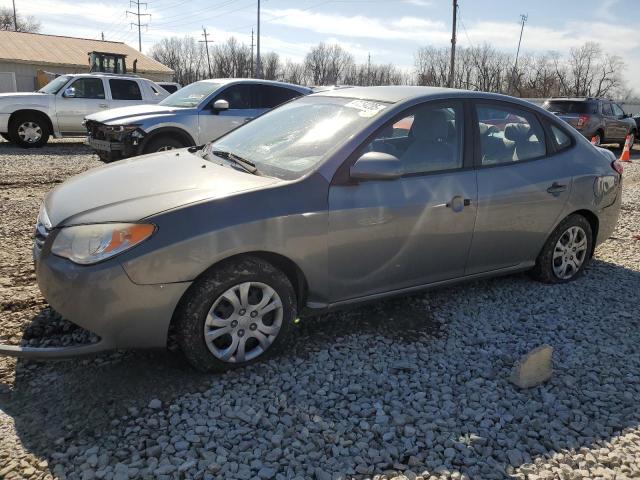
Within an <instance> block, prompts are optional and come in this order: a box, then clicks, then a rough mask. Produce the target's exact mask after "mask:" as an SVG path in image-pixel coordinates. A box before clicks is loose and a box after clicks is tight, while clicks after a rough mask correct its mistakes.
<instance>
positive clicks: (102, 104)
mask: <svg viewBox="0 0 640 480" xmlns="http://www.w3.org/2000/svg"><path fill="white" fill-rule="evenodd" d="M98 106H99V107H100V108H107V107H108V106H109V105H107V104H106V103H101V104H100V105H98Z"/></svg>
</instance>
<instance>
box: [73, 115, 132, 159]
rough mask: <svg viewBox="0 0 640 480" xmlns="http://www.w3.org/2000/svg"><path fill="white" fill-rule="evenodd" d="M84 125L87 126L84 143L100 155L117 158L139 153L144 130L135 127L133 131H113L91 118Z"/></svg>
mask: <svg viewBox="0 0 640 480" xmlns="http://www.w3.org/2000/svg"><path fill="white" fill-rule="evenodd" d="M85 126H86V128H87V141H86V143H87V145H89V146H90V147H91V148H93V149H94V150H95V151H96V153H98V155H99V156H100V157H103V158H109V159H111V160H117V159H119V158H127V157H132V156H135V155H138V154H139V153H140V152H139V150H140V144H141V142H142V139H143V137H144V132H143V131H142V130H140V129H136V130H135V131H133V132H132V131H126V132H120V131H113V130H110V128H111V127H110V126H108V125H104V124H102V123H98V122H95V121H91V120H88V121H87V122H86V123H85ZM134 133H135V135H134Z"/></svg>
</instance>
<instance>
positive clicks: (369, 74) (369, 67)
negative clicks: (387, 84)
mask: <svg viewBox="0 0 640 480" xmlns="http://www.w3.org/2000/svg"><path fill="white" fill-rule="evenodd" d="M370 85H371V52H369V55H367V87H368V86H370Z"/></svg>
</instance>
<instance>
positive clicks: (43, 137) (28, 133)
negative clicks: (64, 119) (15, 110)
mask: <svg viewBox="0 0 640 480" xmlns="http://www.w3.org/2000/svg"><path fill="white" fill-rule="evenodd" d="M50 134H51V132H50V131H49V126H48V125H47V122H46V121H45V119H43V118H42V117H41V116H39V115H31V114H25V115H17V116H16V117H15V118H13V119H12V120H11V124H10V125H9V138H10V139H11V141H12V142H14V143H16V144H17V145H19V146H21V147H22V148H34V147H36V148H37V147H42V146H43V145H44V144H46V143H47V141H49V135H50Z"/></svg>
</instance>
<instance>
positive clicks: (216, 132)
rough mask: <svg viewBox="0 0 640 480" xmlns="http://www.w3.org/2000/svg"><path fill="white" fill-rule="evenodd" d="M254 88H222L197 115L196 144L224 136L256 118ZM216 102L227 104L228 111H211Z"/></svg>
mask: <svg viewBox="0 0 640 480" xmlns="http://www.w3.org/2000/svg"><path fill="white" fill-rule="evenodd" d="M255 89H256V86H255V85H250V84H236V85H231V86H229V87H226V88H224V89H223V90H222V91H221V92H220V93H218V94H217V95H216V96H215V97H214V98H213V99H212V100H211V101H210V102H209V104H208V105H207V106H205V107H204V108H203V109H202V110H200V112H199V114H198V124H199V128H198V135H199V138H198V139H197V140H196V143H198V144H200V143H205V142H208V141H211V140H215V139H216V138H218V137H220V136H222V135H224V134H225V133H227V132H228V131H230V130H233V129H234V128H237V127H239V126H240V125H242V124H244V123H246V122H247V121H248V120H251V119H252V118H254V117H256V116H257V115H258V114H259V113H260V111H259V109H258V108H257V105H256V93H255ZM216 100H226V101H227V102H229V109H228V110H222V111H217V110H214V109H213V104H214V103H215V101H216Z"/></svg>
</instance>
